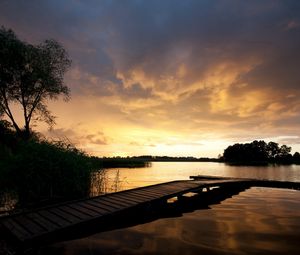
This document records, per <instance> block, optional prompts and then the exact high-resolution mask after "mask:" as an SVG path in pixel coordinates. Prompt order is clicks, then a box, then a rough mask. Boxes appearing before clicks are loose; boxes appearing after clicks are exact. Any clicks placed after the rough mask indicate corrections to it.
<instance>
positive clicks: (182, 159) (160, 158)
mask: <svg viewBox="0 0 300 255" xmlns="http://www.w3.org/2000/svg"><path fill="white" fill-rule="evenodd" d="M95 160H99V161H100V162H101V161H102V163H103V166H104V167H110V165H111V164H115V163H118V162H119V163H120V164H121V163H122V165H123V163H125V164H126V161H128V162H136V163H138V162H141V163H142V162H221V161H222V160H221V159H220V158H196V157H170V156H151V155H143V156H132V157H112V158H105V157H104V158H95ZM113 167H114V166H113Z"/></svg>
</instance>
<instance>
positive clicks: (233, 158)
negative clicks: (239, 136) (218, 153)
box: [223, 141, 293, 164]
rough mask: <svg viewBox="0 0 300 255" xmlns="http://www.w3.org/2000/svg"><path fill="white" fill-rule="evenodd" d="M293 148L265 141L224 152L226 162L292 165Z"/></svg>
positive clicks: (246, 144) (232, 146) (234, 147)
mask: <svg viewBox="0 0 300 255" xmlns="http://www.w3.org/2000/svg"><path fill="white" fill-rule="evenodd" d="M290 152H291V147H288V146H286V145H282V146H281V147H279V145H278V143H275V142H269V143H268V144H267V143H266V142H265V141H253V142H252V143H245V144H239V143H237V144H234V145H231V146H228V147H227V148H226V149H225V150H224V154H223V157H224V161H225V162H234V163H241V164H253V163H255V164H257V163H258V164H262V163H264V164H265V163H281V164H290V163H292V162H293V156H292V155H291V154H290Z"/></svg>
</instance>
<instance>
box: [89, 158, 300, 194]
mask: <svg viewBox="0 0 300 255" xmlns="http://www.w3.org/2000/svg"><path fill="white" fill-rule="evenodd" d="M199 174H200V175H212V176H226V177H242V178H254V179H268V180H281V181H298V182H299V181H300V165H291V166H271V167H254V166H228V165H225V164H223V163H211V162H153V163H152V166H151V167H145V168H123V169H122V168H119V169H108V170H106V172H105V174H103V172H102V171H101V172H100V173H99V174H98V177H99V178H98V179H97V178H96V180H97V181H95V183H94V187H93V190H92V193H93V194H94V195H97V194H100V193H101V192H114V191H118V190H123V189H130V188H136V187H141V186H146V185H151V184H156V183H161V182H167V181H173V180H188V179H189V176H191V175H199ZM99 180H100V181H99Z"/></svg>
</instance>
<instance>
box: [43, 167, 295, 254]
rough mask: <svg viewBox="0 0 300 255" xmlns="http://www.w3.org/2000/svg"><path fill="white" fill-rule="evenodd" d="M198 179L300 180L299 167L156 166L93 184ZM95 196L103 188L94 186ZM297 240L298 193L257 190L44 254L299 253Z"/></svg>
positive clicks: (108, 187) (117, 186) (114, 186)
mask: <svg viewBox="0 0 300 255" xmlns="http://www.w3.org/2000/svg"><path fill="white" fill-rule="evenodd" d="M197 174H203V175H214V176H226V177H227V176H228V177H244V178H258V179H273V180H285V181H300V166H294V165H292V166H280V167H240V166H239V167H237V166H226V165H224V164H220V163H198V162H193V163H186V162H180V163H173V162H163V163H161V162H154V163H153V164H152V166H151V167H149V168H131V169H121V168H120V169H109V170H106V171H105V174H104V173H103V172H101V173H99V174H98V182H95V185H96V183H98V184H100V183H101V185H102V191H101V192H104V191H105V192H113V191H116V190H122V189H128V188H134V187H139V186H145V185H150V184H155V183H160V182H165V181H172V180H182V179H189V176H190V175H197ZM96 179H97V177H95V180H96ZM100 180H101V181H100ZM104 184H105V185H104ZM103 185H104V187H103ZM96 192H100V188H99V187H95V186H94V187H93V191H92V193H94V194H95V193H96ZM195 208H196V207H195ZM299 240H300V192H299V191H294V190H283V189H271V188H256V187H254V188H251V189H248V190H246V191H244V192H241V193H239V194H238V195H235V196H233V197H231V198H228V199H226V200H224V201H222V202H221V203H220V204H214V205H210V206H209V207H208V208H196V209H194V210H192V211H188V212H183V213H179V214H174V215H168V216H164V217H161V218H157V219H154V220H150V221H148V222H143V223H142V224H137V225H133V226H129V227H126V228H120V229H117V230H111V231H105V232H99V233H94V234H92V235H90V236H87V237H84V238H79V239H75V240H70V241H65V242H60V243H56V244H53V245H49V246H47V247H44V248H42V249H41V250H40V254H65V255H71V254H73V255H75V254H76V255H81V254H178V255H179V254H300V247H299V244H298V243H299Z"/></svg>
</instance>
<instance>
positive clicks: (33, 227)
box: [14, 215, 45, 235]
mask: <svg viewBox="0 0 300 255" xmlns="http://www.w3.org/2000/svg"><path fill="white" fill-rule="evenodd" d="M14 221H16V222H18V223H19V225H20V226H22V227H23V228H24V229H26V230H27V231H28V232H30V233H31V234H32V235H41V234H42V233H44V232H45V229H44V228H42V227H41V226H39V225H38V224H36V223H35V222H34V221H32V220H30V219H29V218H27V217H26V216H24V215H18V217H15V218H14Z"/></svg>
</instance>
